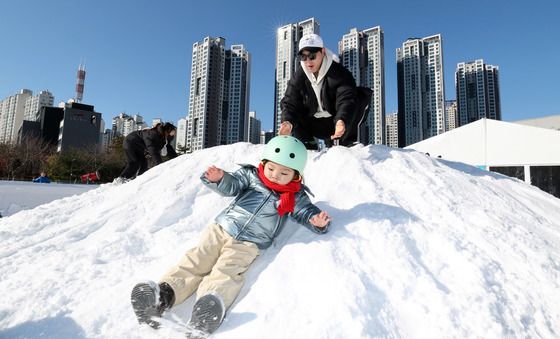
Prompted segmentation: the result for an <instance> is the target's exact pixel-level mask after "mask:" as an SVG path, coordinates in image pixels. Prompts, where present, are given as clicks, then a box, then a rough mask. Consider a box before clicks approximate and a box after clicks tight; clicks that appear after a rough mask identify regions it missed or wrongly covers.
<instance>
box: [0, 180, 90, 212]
mask: <svg viewBox="0 0 560 339" xmlns="http://www.w3.org/2000/svg"><path fill="white" fill-rule="evenodd" d="M97 187H98V186H97V185H80V184H58V183H56V182H52V183H49V184H45V183H34V182H29V181H28V182H24V181H0V215H2V216H4V217H7V216H9V215H12V214H14V213H17V212H19V211H21V210H26V209H31V208H34V207H37V206H39V205H42V204H45V203H47V202H51V201H53V200H56V199H60V198H63V197H67V196H72V195H76V194H81V193H83V192H86V191H89V190H91V189H94V188H97Z"/></svg>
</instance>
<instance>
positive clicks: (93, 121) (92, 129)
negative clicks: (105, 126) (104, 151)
mask: <svg viewBox="0 0 560 339" xmlns="http://www.w3.org/2000/svg"><path fill="white" fill-rule="evenodd" d="M100 133H101V113H98V112H95V111H94V106H91V105H85V104H80V103H77V102H73V103H69V104H67V105H66V107H65V108H64V116H63V118H62V121H60V130H59V137H58V146H57V151H58V152H65V151H67V150H70V149H72V148H86V149H90V148H91V149H92V150H93V149H97V148H98V147H99V135H100Z"/></svg>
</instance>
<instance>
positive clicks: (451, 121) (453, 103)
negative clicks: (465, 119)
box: [445, 100, 459, 131]
mask: <svg viewBox="0 0 560 339" xmlns="http://www.w3.org/2000/svg"><path fill="white" fill-rule="evenodd" d="M457 118H458V116H457V100H445V130H446V131H451V130H452V129H455V128H457V127H459V126H457Z"/></svg>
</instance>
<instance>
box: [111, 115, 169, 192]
mask: <svg viewBox="0 0 560 339" xmlns="http://www.w3.org/2000/svg"><path fill="white" fill-rule="evenodd" d="M176 131H177V128H176V127H175V126H173V124H171V123H169V122H166V123H165V124H161V123H159V124H157V125H155V126H154V127H153V128H150V129H144V130H140V131H134V132H132V133H130V134H128V135H127V136H126V138H125V139H124V142H123V148H124V152H125V154H126V159H127V164H126V167H125V168H124V170H123V171H122V173H121V174H120V175H119V178H117V181H125V180H129V179H131V178H133V177H134V176H135V175H141V174H142V173H144V172H146V170H147V169H148V160H147V159H146V153H148V154H149V155H150V156H151V157H152V160H153V161H154V162H155V165H156V166H157V165H159V164H161V163H162V162H163V160H162V158H161V156H162V155H163V156H166V155H167V156H168V157H169V158H175V157H176V156H177V153H176V152H175V150H174V149H173V146H171V144H170V143H171V141H173V137H174V136H175V133H176ZM137 173H138V174H137Z"/></svg>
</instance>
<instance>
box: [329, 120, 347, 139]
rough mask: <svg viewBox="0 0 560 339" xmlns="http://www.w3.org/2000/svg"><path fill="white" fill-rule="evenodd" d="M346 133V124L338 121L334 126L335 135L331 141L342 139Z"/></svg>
mask: <svg viewBox="0 0 560 339" xmlns="http://www.w3.org/2000/svg"><path fill="white" fill-rule="evenodd" d="M345 131H346V125H345V124H344V121H342V120H338V121H337V122H336V125H335V126H334V134H333V135H331V139H339V138H342V136H343V135H344V132H345Z"/></svg>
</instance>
